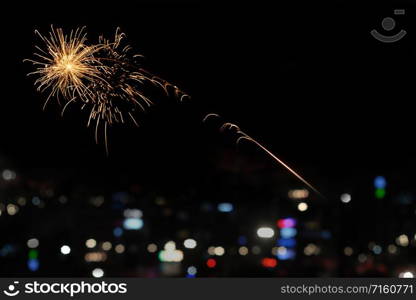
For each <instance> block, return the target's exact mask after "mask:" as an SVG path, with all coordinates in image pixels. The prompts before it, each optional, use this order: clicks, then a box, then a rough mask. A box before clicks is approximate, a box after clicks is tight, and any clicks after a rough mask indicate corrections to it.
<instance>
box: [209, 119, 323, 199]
mask: <svg viewBox="0 0 416 300" xmlns="http://www.w3.org/2000/svg"><path fill="white" fill-rule="evenodd" d="M212 117H215V118H221V116H220V115H218V114H214V113H211V114H207V115H206V116H205V118H204V119H203V122H206V121H207V120H208V119H209V118H212ZM227 129H228V130H235V132H236V133H237V135H238V138H237V141H236V143H237V144H239V143H240V142H241V141H243V140H246V141H249V142H251V143H253V144H255V145H256V146H257V147H259V148H260V149H261V150H263V151H264V152H266V153H267V155H269V156H270V157H271V158H272V159H273V160H274V161H276V162H277V163H279V164H280V165H281V166H283V167H284V168H285V169H286V170H288V171H289V172H290V173H291V174H293V175H294V176H295V177H296V178H298V179H299V180H300V181H301V182H303V183H304V184H305V185H306V186H307V187H309V188H310V189H311V190H313V191H314V192H315V193H316V194H318V195H319V196H321V197H323V195H322V194H321V193H320V192H319V191H318V190H317V189H316V188H314V187H313V185H311V184H310V183H309V182H308V181H306V180H305V179H304V178H303V177H302V176H300V175H299V174H298V173H297V172H296V171H295V170H293V169H292V168H291V167H289V166H288V165H287V164H286V163H285V162H284V161H282V160H281V159H280V158H278V157H277V156H276V155H274V154H273V153H272V152H271V151H270V150H269V149H267V148H266V147H265V146H263V145H262V144H261V143H259V142H258V141H257V140H256V139H254V138H252V137H251V136H249V135H248V134H247V133H245V132H244V131H242V130H241V129H240V127H239V126H238V125H236V124H234V123H230V122H226V123H224V124H223V125H222V126H221V127H220V130H221V131H224V130H227ZM323 198H324V197H323Z"/></svg>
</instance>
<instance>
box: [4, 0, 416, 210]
mask: <svg viewBox="0 0 416 300" xmlns="http://www.w3.org/2000/svg"><path fill="white" fill-rule="evenodd" d="M396 8H405V9H406V15H405V16H394V15H393V9H396ZM4 13H6V14H7V15H8V17H10V18H9V19H8V20H6V19H2V20H1V21H0V22H1V23H2V29H3V30H2V40H3V42H2V47H1V48H0V51H1V57H2V68H1V69H2V70H3V72H2V84H1V86H2V93H1V101H0V155H1V157H2V160H3V161H0V164H1V165H2V166H5V167H9V168H13V169H15V170H17V171H18V172H20V174H23V175H24V176H28V177H30V176H32V177H35V178H43V179H45V178H46V179H51V178H52V179H57V178H61V179H62V178H63V179H62V180H73V179H74V178H76V180H78V181H79V182H84V183H85V184H87V185H89V186H90V187H93V188H96V189H97V190H100V189H105V188H111V187H112V186H118V185H119V184H120V182H121V184H122V183H123V182H131V181H132V180H133V179H132V178H134V180H136V181H138V182H140V183H143V184H145V185H147V186H151V187H152V188H153V189H155V190H163V191H166V190H168V191H171V192H174V193H180V192H181V191H183V190H184V189H189V188H190V187H191V188H192V187H193V188H195V189H202V190H204V189H205V190H207V191H210V192H212V190H213V189H215V187H217V186H218V185H217V184H218V183H217V182H215V176H216V174H217V173H218V169H221V168H223V167H224V165H225V166H228V165H239V168H240V169H241V176H242V178H239V176H240V175H238V173H235V174H236V175H235V176H237V177H236V178H235V179H234V180H235V184H233V185H232V188H236V189H239V188H242V187H243V185H244V180H245V179H246V178H247V176H248V175H247V174H249V173H250V172H251V171H250V170H251V168H254V169H255V167H253V166H256V165H261V166H263V168H266V169H267V172H275V173H274V174H275V175H276V174H277V175H276V176H277V177H273V178H270V177H269V175H267V174H269V173H267V172H265V173H256V174H257V175H258V174H260V175H258V176H263V177H259V178H258V180H259V181H264V182H270V181H272V180H274V179H276V178H280V179H281V180H282V181H280V182H279V181H276V183H275V185H279V184H281V185H284V184H286V183H287V182H291V183H296V184H297V185H298V186H302V185H301V183H300V182H297V181H296V179H295V178H293V177H292V176H291V175H290V174H289V173H288V172H287V171H285V170H284V169H283V168H281V167H280V166H278V165H277V164H274V163H273V162H272V161H271V160H270V159H269V158H268V157H267V156H266V155H265V154H264V153H262V152H261V151H258V149H256V148H255V147H253V146H252V145H250V144H247V143H243V144H242V145H240V146H239V147H236V146H235V144H234V142H235V137H233V136H232V135H229V134H221V133H220V132H219V131H218V124H216V123H215V122H212V123H211V122H210V123H207V124H203V123H202V119H203V117H204V116H205V115H206V114H207V113H211V112H215V113H218V114H221V115H222V116H223V118H224V120H225V121H231V122H234V123H236V124H238V125H240V127H241V128H242V129H243V130H244V131H245V132H247V133H248V134H250V135H251V136H253V137H255V138H256V139H258V140H259V141H260V142H262V143H263V144H264V145H266V146H267V147H268V148H269V149H270V150H272V152H274V153H275V154H277V155H278V156H279V157H280V158H282V159H283V160H284V161H286V162H287V163H288V164H289V165H290V166H292V167H293V168H294V169H296V170H297V171H299V172H300V173H301V174H302V175H303V176H305V178H306V179H307V180H309V181H310V182H312V183H313V184H314V185H315V186H316V187H317V188H318V189H319V190H321V191H322V192H323V193H324V194H325V195H326V196H327V199H320V200H318V201H323V202H328V201H329V202H330V201H335V200H333V198H332V197H333V196H334V195H337V198H336V201H339V200H338V193H340V192H342V191H345V190H354V189H360V188H362V187H363V186H364V185H368V186H371V184H372V180H373V178H374V177H375V176H376V175H384V176H387V177H388V179H389V182H390V183H391V185H392V186H394V187H395V189H396V190H401V189H404V188H413V189H414V183H415V182H414V180H415V176H414V170H415V168H416V154H415V153H416V148H415V145H414V132H415V126H416V125H415V122H414V115H415V111H414V99H415V98H416V91H415V85H414V80H415V78H416V75H415V70H416V68H415V67H416V66H415V58H416V56H415V55H416V54H415V53H416V52H415V50H416V49H415V45H416V44H415V43H414V42H413V41H414V37H415V36H414V35H415V32H414V28H416V27H415V24H414V20H415V17H414V14H415V6H414V4H411V1H366V2H365V3H363V2H362V1H344V0H336V1H334V0H332V1H326V0H325V1H319V2H314V3H311V1H280V2H278V4H277V5H273V6H272V5H271V3H268V2H264V3H261V2H258V1H252V2H250V3H244V4H241V3H235V4H231V3H228V4H224V3H221V2H220V1H218V2H212V1H195V2H191V1H165V2H163V1H113V2H110V3H108V4H107V3H105V2H103V1H100V2H96V3H94V2H91V1H88V3H87V1H71V2H63V3H58V2H55V4H47V3H44V2H42V3H38V2H37V3H32V4H27V5H22V4H20V3H16V4H12V7H11V8H10V9H9V10H8V11H7V12H4ZM389 16H390V17H394V18H395V19H396V21H397V24H396V25H397V27H396V28H395V29H394V33H396V32H397V31H398V30H399V29H400V28H403V29H405V30H406V31H407V32H408V35H407V36H406V37H405V38H404V39H403V40H402V41H399V42H398V43H394V44H383V43H381V42H379V41H376V40H375V39H374V38H373V37H372V36H371V35H370V31H371V30H372V29H378V30H379V31H381V32H384V33H386V32H385V31H383V29H382V28H381V21H382V19H383V18H384V17H389ZM51 24H53V25H55V27H63V28H64V29H65V30H69V29H73V28H76V27H79V26H84V25H85V26H87V31H88V37H89V40H90V41H92V42H94V41H96V40H97V39H98V35H100V34H104V35H105V36H107V37H112V36H113V34H114V32H115V29H116V28H117V27H120V28H121V29H122V31H124V32H125V33H126V34H127V39H128V41H129V44H131V45H132V47H133V48H134V50H135V51H136V52H138V53H140V54H142V55H144V56H145V60H144V61H143V67H144V68H145V69H147V70H149V71H151V72H152V73H154V74H156V75H158V76H160V77H162V78H164V79H166V80H168V81H169V82H171V83H173V84H175V85H178V86H179V87H180V88H181V89H183V90H184V91H186V92H187V93H188V94H190V95H191V97H192V99H191V100H186V101H185V102H183V103H179V102H178V100H177V99H175V98H174V97H165V96H163V95H162V94H158V93H155V97H153V100H154V102H155V105H154V106H153V107H152V108H150V109H149V110H148V111H147V112H146V113H143V114H139V115H138V116H137V119H138V120H139V123H140V125H141V126H140V127H139V128H136V127H134V126H133V125H132V124H126V125H116V126H114V127H112V128H111V129H110V133H109V148H110V154H109V156H107V155H106V153H105V147H104V145H103V144H99V145H96V144H95V141H94V131H93V129H92V128H86V123H87V119H88V113H87V112H80V111H79V107H78V106H77V105H73V106H70V107H69V109H68V110H67V111H66V113H65V115H64V116H63V117H61V116H60V111H61V109H62V106H59V104H57V102H56V101H54V99H52V101H51V102H50V104H49V105H48V106H47V108H46V111H42V106H43V103H44V101H45V100H46V97H47V95H46V94H40V93H39V92H37V91H36V89H35V88H34V86H33V82H34V80H35V77H26V74H27V73H29V72H31V71H32V70H33V67H32V65H31V64H30V63H24V62H23V59H25V58H32V53H33V52H34V46H35V44H38V43H41V41H40V40H39V38H37V37H36V36H35V34H34V30H35V29H38V30H40V31H41V32H43V33H46V32H47V31H48V30H49V28H50V25H51ZM386 34H387V33H386ZM241 162H243V164H242V165H243V166H241ZM244 162H247V166H246V167H244ZM264 166H267V167H264ZM257 175H256V176H257ZM68 178H69V179H68ZM239 180H241V181H239ZM239 184H240V185H239ZM226 186H227V185H226V184H225V183H224V184H222V185H221V187H222V189H223V190H221V191H222V192H224V195H228V193H230V191H227V190H226ZM230 189H231V187H230ZM264 192H267V191H264ZM208 194H209V193H208ZM216 197H219V196H218V195H216ZM315 197H316V196H315ZM356 205H357V206H355V208H354V209H359V207H360V205H363V207H367V208H369V207H370V206H369V204H368V203H366V202H363V203H362V204H360V205H359V204H356ZM368 212H369V211H368Z"/></svg>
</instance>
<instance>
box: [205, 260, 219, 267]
mask: <svg viewBox="0 0 416 300" xmlns="http://www.w3.org/2000/svg"><path fill="white" fill-rule="evenodd" d="M216 265H217V261H216V260H215V259H213V258H209V259H208V260H207V267H208V268H211V269H212V268H215V266H216Z"/></svg>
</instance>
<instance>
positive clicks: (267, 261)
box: [261, 257, 277, 268]
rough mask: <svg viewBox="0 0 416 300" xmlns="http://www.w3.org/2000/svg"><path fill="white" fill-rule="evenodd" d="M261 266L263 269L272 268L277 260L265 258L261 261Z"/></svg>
mask: <svg viewBox="0 0 416 300" xmlns="http://www.w3.org/2000/svg"><path fill="white" fill-rule="evenodd" d="M261 264H262V266H263V267H265V268H274V267H276V266H277V259H275V258H269V257H265V258H263V259H262V260H261Z"/></svg>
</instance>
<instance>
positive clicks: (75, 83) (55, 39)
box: [25, 27, 101, 108]
mask: <svg viewBox="0 0 416 300" xmlns="http://www.w3.org/2000/svg"><path fill="white" fill-rule="evenodd" d="M35 33H36V34H37V35H38V36H39V37H40V38H41V39H42V41H43V42H44V44H45V45H44V48H41V47H39V46H36V49H37V51H38V52H36V53H34V56H35V57H36V60H35V59H33V60H32V59H26V60H25V61H29V62H32V63H33V64H34V65H35V66H36V67H37V70H36V71H34V72H31V73H29V74H28V75H38V76H39V78H38V79H37V80H36V81H35V85H36V86H37V89H38V91H41V92H44V91H46V90H49V91H50V92H49V96H48V98H47V100H46V101H45V104H44V108H45V107H46V104H47V103H48V101H49V100H50V99H51V97H53V96H56V97H57V98H58V100H59V95H62V96H63V97H64V98H65V99H67V100H68V101H71V100H72V99H74V98H77V97H79V98H80V99H83V100H84V101H87V100H86V98H87V95H88V94H89V91H88V84H89V83H90V82H92V81H94V80H100V79H101V78H100V72H99V70H98V69H97V68H96V65H97V64H98V61H97V60H96V59H95V56H94V54H95V53H96V52H97V51H98V49H99V48H100V47H99V46H87V45H86V44H85V42H86V39H87V38H86V33H85V28H84V27H83V28H79V29H77V30H75V31H71V33H70V34H69V36H68V35H65V34H64V32H63V30H62V29H61V28H57V29H54V28H53V27H52V28H51V31H50V33H49V37H48V36H43V35H42V34H40V33H39V32H38V31H35Z"/></svg>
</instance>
